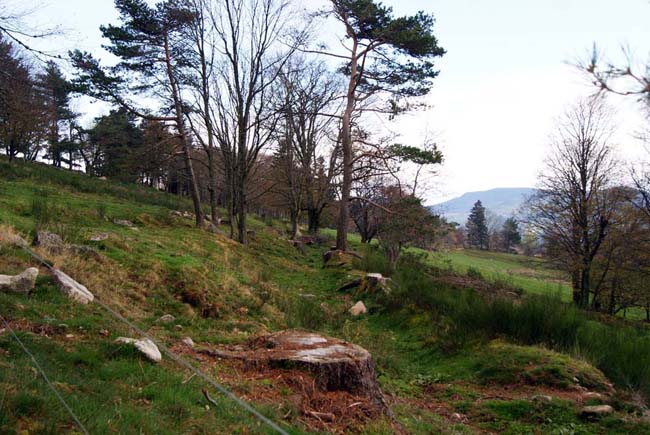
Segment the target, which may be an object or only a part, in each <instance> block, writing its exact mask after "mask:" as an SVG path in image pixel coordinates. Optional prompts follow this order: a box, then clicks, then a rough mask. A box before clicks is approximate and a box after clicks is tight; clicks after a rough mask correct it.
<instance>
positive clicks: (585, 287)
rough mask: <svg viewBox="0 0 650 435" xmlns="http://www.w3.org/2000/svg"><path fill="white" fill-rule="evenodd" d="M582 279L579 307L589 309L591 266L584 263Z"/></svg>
mask: <svg viewBox="0 0 650 435" xmlns="http://www.w3.org/2000/svg"><path fill="white" fill-rule="evenodd" d="M581 273H582V276H581V279H580V304H579V307H580V308H583V309H587V308H588V307H589V289H590V285H591V283H590V266H589V265H584V266H583V270H582V272H581Z"/></svg>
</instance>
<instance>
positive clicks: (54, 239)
mask: <svg viewBox="0 0 650 435" xmlns="http://www.w3.org/2000/svg"><path fill="white" fill-rule="evenodd" d="M34 246H38V247H41V248H44V249H46V250H48V251H50V252H52V253H55V254H60V253H61V252H63V250H64V249H65V243H64V242H63V239H62V238H61V236H59V235H58V234H54V233H51V232H49V231H39V232H37V233H36V238H34Z"/></svg>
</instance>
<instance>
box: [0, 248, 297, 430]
mask: <svg viewBox="0 0 650 435" xmlns="http://www.w3.org/2000/svg"><path fill="white" fill-rule="evenodd" d="M20 246H21V248H23V249H24V250H25V251H26V252H27V253H28V254H29V255H30V256H31V257H32V258H34V259H35V260H37V261H38V262H39V263H41V264H42V265H43V266H45V267H46V268H47V269H49V270H50V271H53V270H54V267H53V266H52V265H51V264H50V263H48V262H47V261H46V260H45V259H43V258H42V257H40V256H39V255H38V254H36V253H35V252H34V251H32V250H31V249H29V247H28V246H27V245H26V244H21V245H20ZM94 296H95V299H94V301H93V302H94V303H96V304H97V305H98V306H100V307H102V308H103V309H104V310H105V311H106V312H108V313H109V314H110V315H111V316H112V317H114V318H115V319H116V320H118V321H120V322H122V323H123V324H125V325H126V326H128V328H129V329H131V330H132V331H134V332H136V333H138V334H140V335H141V336H142V337H145V338H147V339H149V340H151V341H152V342H153V343H154V344H155V345H156V346H158V348H159V349H160V350H161V351H162V352H163V353H164V354H165V355H167V357H169V358H170V359H171V360H172V361H174V362H175V363H177V364H178V365H180V366H182V367H184V368H186V369H187V370H189V371H191V372H192V373H193V374H194V375H196V376H198V377H199V378H201V379H202V380H203V381H205V382H206V383H207V384H208V385H210V386H211V387H212V388H214V389H215V390H217V391H218V392H219V393H221V394H223V395H224V396H225V397H226V398H228V399H230V400H232V401H233V402H234V403H235V404H236V405H237V406H239V407H240V408H242V409H243V410H244V411H246V412H248V413H249V414H251V415H252V416H253V417H255V418H256V419H257V420H259V421H260V422H261V423H263V424H265V425H266V426H267V427H269V428H270V429H272V430H273V431H275V432H277V433H279V434H282V435H289V433H288V432H287V431H286V430H284V429H283V428H281V427H280V426H279V425H278V424H277V423H275V422H274V421H272V420H271V419H269V418H268V417H266V416H265V415H264V414H262V413H261V412H260V411H258V410H257V409H255V408H254V407H253V406H251V405H250V404H249V403H247V402H246V401H244V400H242V399H241V398H239V397H237V396H236V395H235V394H234V393H233V392H231V391H230V390H229V389H228V388H226V387H225V386H223V385H221V384H220V383H218V382H217V381H215V380H214V379H213V378H212V377H211V376H210V375H208V374H207V373H205V372H204V371H203V370H201V369H199V368H197V367H195V366H194V365H192V364H190V363H189V362H188V361H186V360H185V359H183V358H181V357H180V356H179V355H177V354H175V353H174V352H172V351H171V350H170V349H169V348H168V347H167V346H165V345H164V344H162V343H160V342H159V341H158V340H156V339H155V338H154V337H152V336H151V335H150V334H149V333H147V332H146V331H144V330H143V329H142V328H140V327H138V326H137V325H136V324H134V323H133V322H132V321H130V320H128V319H127V318H126V317H124V316H123V315H121V314H120V313H119V312H117V311H116V310H114V309H113V308H111V307H110V306H109V305H108V304H107V303H106V302H104V301H103V300H101V298H99V297H98V296H97V295H94ZM0 318H2V320H3V321H4V323H5V324H6V325H7V326H8V328H7V329H9V330H10V331H11V333H12V334H13V336H14V338H15V339H16V340H17V341H18V342H19V343H20V346H21V347H22V349H23V350H24V351H25V352H26V353H27V354H28V355H29V356H30V357H31V359H32V361H33V362H34V364H35V365H36V366H37V369H38V370H39V371H40V372H41V375H42V376H43V378H44V379H45V381H46V383H47V384H48V385H49V387H50V388H51V389H52V391H53V392H54V394H55V395H56V396H57V398H58V399H59V400H60V401H61V403H62V404H63V406H64V407H65V409H66V410H67V411H68V413H70V415H71V416H72V418H73V419H74V421H75V423H77V425H78V426H79V428H80V429H81V430H82V432H83V433H84V434H88V431H87V430H86V429H85V428H84V426H83V424H82V423H81V421H80V420H79V419H78V418H77V416H76V415H75V414H74V412H73V411H72V409H71V408H70V406H68V404H67V403H66V402H65V400H64V399H63V397H62V396H61V394H60V393H59V392H58V391H57V390H56V388H55V387H54V386H53V385H52V383H51V382H50V381H49V379H48V378H47V375H46V374H45V372H44V371H43V369H42V368H41V367H40V365H38V362H37V361H36V359H35V358H34V357H33V355H32V354H31V353H30V352H29V350H28V349H27V348H26V347H25V346H24V344H23V343H22V341H20V339H19V338H18V336H17V335H16V334H15V332H14V331H13V329H11V327H10V326H9V324H8V323H7V322H6V320H5V319H4V318H3V317H1V316H0Z"/></svg>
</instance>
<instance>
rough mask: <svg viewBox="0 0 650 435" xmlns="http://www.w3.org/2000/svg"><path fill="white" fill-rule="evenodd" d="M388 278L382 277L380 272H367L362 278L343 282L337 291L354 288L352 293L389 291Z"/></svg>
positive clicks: (359, 294) (365, 293) (366, 293)
mask: <svg viewBox="0 0 650 435" xmlns="http://www.w3.org/2000/svg"><path fill="white" fill-rule="evenodd" d="M388 282H389V278H386V277H384V276H383V275H382V274H381V273H369V274H367V275H366V276H364V277H363V278H359V279H355V280H354V281H350V282H349V283H347V284H345V285H344V286H342V287H341V288H339V289H338V291H340V292H341V291H346V290H350V289H353V288H356V290H355V291H354V295H356V296H361V295H372V294H376V293H379V292H384V293H389V292H390V288H389V287H388Z"/></svg>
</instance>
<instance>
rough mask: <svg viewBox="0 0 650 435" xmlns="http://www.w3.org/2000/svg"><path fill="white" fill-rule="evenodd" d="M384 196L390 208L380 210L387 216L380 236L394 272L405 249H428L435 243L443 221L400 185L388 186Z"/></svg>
mask: <svg viewBox="0 0 650 435" xmlns="http://www.w3.org/2000/svg"><path fill="white" fill-rule="evenodd" d="M383 197H384V198H385V202H386V204H387V206H388V207H389V208H386V209H381V210H380V211H379V213H383V214H385V216H384V217H383V218H382V219H381V221H382V224H381V227H380V228H379V230H378V234H377V237H378V239H379V245H380V246H381V247H382V249H383V250H384V252H385V253H386V257H387V258H388V262H389V264H390V266H391V269H395V267H396V266H397V262H398V261H399V258H400V255H401V253H402V249H403V248H404V247H405V246H407V245H411V244H414V243H418V244H419V246H420V247H428V245H430V244H431V243H432V242H433V241H434V239H435V237H436V229H437V228H438V227H440V219H439V217H438V216H434V215H432V214H431V213H430V212H429V210H428V209H427V208H426V207H424V206H423V205H422V200H420V199H419V198H417V197H415V196H413V195H411V194H409V193H405V192H403V191H402V190H401V189H400V187H399V186H396V185H393V186H387V187H384V188H383ZM389 211H390V212H389Z"/></svg>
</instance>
